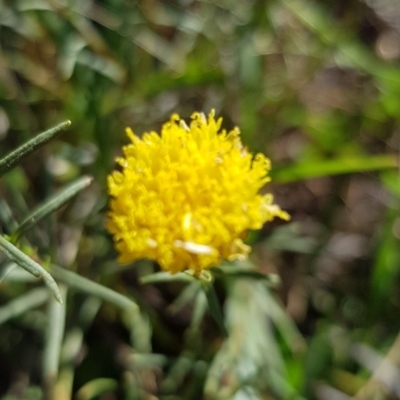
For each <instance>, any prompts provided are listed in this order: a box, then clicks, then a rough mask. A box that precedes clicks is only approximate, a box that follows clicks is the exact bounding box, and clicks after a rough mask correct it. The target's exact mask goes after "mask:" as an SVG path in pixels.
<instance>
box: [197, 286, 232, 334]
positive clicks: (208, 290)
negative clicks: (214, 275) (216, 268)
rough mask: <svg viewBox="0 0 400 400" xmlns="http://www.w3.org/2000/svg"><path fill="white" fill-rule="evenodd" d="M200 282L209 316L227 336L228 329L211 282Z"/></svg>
mask: <svg viewBox="0 0 400 400" xmlns="http://www.w3.org/2000/svg"><path fill="white" fill-rule="evenodd" d="M200 282H201V283H202V285H201V286H202V288H203V290H204V294H205V295H206V298H207V303H208V309H209V311H210V314H211V316H212V317H213V318H214V320H215V322H216V323H217V324H218V326H219V327H220V329H221V331H222V333H223V334H224V335H225V336H228V331H227V329H226V326H225V323H224V316H223V314H222V309H221V305H220V304H219V300H218V297H217V293H216V292H215V288H214V284H213V282H204V281H200Z"/></svg>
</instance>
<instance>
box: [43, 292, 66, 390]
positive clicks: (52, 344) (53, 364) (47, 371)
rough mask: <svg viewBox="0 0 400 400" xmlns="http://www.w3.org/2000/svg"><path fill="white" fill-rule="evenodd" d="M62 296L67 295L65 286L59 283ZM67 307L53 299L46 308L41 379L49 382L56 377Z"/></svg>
mask: <svg viewBox="0 0 400 400" xmlns="http://www.w3.org/2000/svg"><path fill="white" fill-rule="evenodd" d="M60 290H61V293H62V295H63V297H64V298H66V297H67V287H66V286H65V285H60ZM66 310H67V307H66V305H65V304H63V305H61V306H60V305H59V304H57V303H55V302H54V301H50V302H49V303H48V308H47V318H48V323H47V329H46V330H47V332H46V341H45V348H44V352H43V379H44V380H45V381H47V382H49V383H53V381H54V380H55V379H56V378H57V375H58V366H59V364H60V354H61V345H62V342H63V337H64V330H65V315H66Z"/></svg>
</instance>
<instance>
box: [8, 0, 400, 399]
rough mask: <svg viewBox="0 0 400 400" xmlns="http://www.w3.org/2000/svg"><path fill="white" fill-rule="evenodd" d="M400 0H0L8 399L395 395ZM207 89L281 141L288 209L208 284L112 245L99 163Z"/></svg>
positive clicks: (272, 145) (105, 164) (211, 100)
mask: <svg viewBox="0 0 400 400" xmlns="http://www.w3.org/2000/svg"><path fill="white" fill-rule="evenodd" d="M396 15H400V6H399V5H398V4H397V2H396V1H395V0H386V1H384V2H383V1H380V0H368V1H358V0H352V1H332V0H326V1H324V2H318V1H316V0H272V1H267V0H260V1H258V0H257V1H256V0H251V1H236V2H235V1H229V0H222V1H219V2H216V1H206V0H196V1H194V0H175V1H158V0H155V1H145V0H137V1H121V0H102V1H87V2H86V1H82V2H79V1H72V0H64V1H54V0H35V1H29V0H12V1H8V0H0V175H1V178H0V234H1V235H0V250H1V252H0V274H1V278H0V322H1V325H0V361H1V362H0V377H1V379H0V398H1V399H4V400H11V399H13V400H14V399H20V398H21V399H32V400H33V399H40V398H49V399H53V398H54V399H69V398H76V399H79V400H88V399H95V398H98V399H103V400H105V399H117V398H123V399H154V398H159V399H165V400H172V399H174V400H175V399H176V400H178V399H185V400H186V399H188V400H190V399H193V400H195V399H208V400H211V399H235V400H239V399H266V398H276V399H321V400H325V399H336V398H340V399H341V398H351V397H352V396H353V397H355V396H356V394H357V398H359V399H372V398H388V399H389V398H400V392H399V388H398V382H399V381H400V378H399V376H398V367H400V357H399V354H400V351H399V350H398V349H399V347H400V339H399V336H398V332H399V328H400V323H399V319H398V318H397V316H398V313H399V307H400V297H399V292H398V290H396V289H397V287H398V284H399V265H400V264H399V260H400V246H399V237H400V234H399V212H400V209H399V196H400V189H399V188H400V186H399V175H398V170H397V168H398V152H399V143H400V140H399V132H400V102H399V98H400V69H399V59H400V47H399V43H400V40H399V38H400V25H399V22H398V21H399V19H398V18H396ZM213 108H214V109H216V112H217V114H218V115H222V116H223V117H224V124H225V125H227V126H226V128H227V129H228V130H230V129H231V128H233V127H234V126H236V125H237V126H239V127H240V130H241V132H242V141H243V143H245V145H246V146H248V147H249V149H250V151H251V152H262V153H265V154H266V155H267V156H268V157H269V158H271V161H272V170H271V177H272V182H273V191H274V195H275V199H276V203H277V204H279V205H280V206H281V207H282V209H284V210H287V211H288V212H289V213H290V214H291V218H292V219H291V222H290V223H280V222H279V223H274V224H272V225H268V226H266V227H265V228H264V229H263V230H262V231H261V232H258V233H255V232H252V233H251V234H250V235H249V237H248V238H247V242H248V244H250V245H251V246H252V247H253V252H252V254H251V257H250V258H249V259H248V260H247V261H236V262H235V263H233V264H223V265H221V266H218V267H216V268H215V269H213V270H212V276H213V279H214V280H213V281H212V282H206V281H204V280H201V279H196V278H194V277H192V276H189V275H187V274H176V275H174V276H171V275H169V274H166V273H159V272H158V271H159V269H158V267H157V265H155V264H153V263H151V262H149V261H145V260H142V261H138V262H136V263H133V264H130V265H126V266H121V265H118V263H117V254H116V253H115V251H114V250H113V247H112V240H111V238H110V237H109V235H108V234H107V232H106V230H105V227H104V223H105V215H106V212H107V210H108V206H107V201H108V199H107V195H106V176H107V175H108V174H109V173H110V171H111V170H112V169H113V168H114V167H115V165H114V159H115V157H116V156H120V148H121V145H123V144H126V139H125V136H124V129H125V127H126V126H131V127H133V129H134V131H135V132H136V133H140V132H145V131H152V130H154V131H158V130H159V128H160V126H161V123H162V121H165V120H167V119H168V117H169V115H170V114H172V113H174V112H177V113H179V114H180V115H181V116H182V117H184V118H187V117H189V116H190V115H191V114H192V112H193V111H194V110H203V111H204V112H205V113H208V112H209V111H210V109H213ZM67 120H68V121H69V120H70V121H71V122H72V123H71V125H70V124H69V122H66V123H64V124H62V125H60V123H62V121H67ZM52 126H55V127H56V128H54V129H50V130H48V128H49V127H52ZM38 132H44V133H43V134H41V135H39V136H38V135H37V133H38ZM43 138H45V139H44V140H43V141H42V139H43ZM48 139H51V140H48ZM15 149H17V150H16V152H15ZM33 151H34V152H33ZM268 190H269V188H268ZM20 267H22V268H24V269H25V270H24V269H22V268H20ZM32 274H33V275H32ZM35 276H37V277H42V279H43V280H44V282H45V283H46V284H47V286H48V287H49V288H50V290H51V291H52V292H53V294H54V296H55V297H56V298H57V299H58V300H59V302H62V301H63V305H60V304H59V303H58V302H57V301H55V299H54V298H53V296H52V295H49V293H50V292H49V290H48V289H47V288H46V286H44V285H43V284H42V282H41V281H40V280H37V278H35ZM387 365H389V367H387ZM390 366H391V367H390ZM379 396H380V397H379ZM390 396H391V397H390Z"/></svg>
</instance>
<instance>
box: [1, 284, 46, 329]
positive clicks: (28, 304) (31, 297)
mask: <svg viewBox="0 0 400 400" xmlns="http://www.w3.org/2000/svg"><path fill="white" fill-rule="evenodd" d="M48 298H49V291H48V290H47V289H46V288H36V289H32V290H30V291H29V292H27V293H25V294H23V295H21V296H19V297H17V298H16V299H15V300H12V301H10V302H8V303H7V304H5V305H4V306H2V307H0V324H2V323H4V322H6V321H8V320H9V319H11V318H15V317H18V316H19V315H21V314H23V313H25V312H26V311H29V310H31V309H32V308H35V307H38V306H40V305H42V304H43V303H44V302H45V301H46V300H47V299H48Z"/></svg>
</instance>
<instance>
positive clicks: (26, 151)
mask: <svg viewBox="0 0 400 400" xmlns="http://www.w3.org/2000/svg"><path fill="white" fill-rule="evenodd" d="M70 126H71V121H65V122H62V123H61V124H59V125H57V126H55V127H54V128H51V129H49V130H48V131H45V132H43V133H39V135H37V136H35V137H34V138H33V139H31V140H29V141H28V142H26V143H24V144H23V145H22V146H20V147H18V148H17V149H15V150H14V151H13V152H11V153H10V154H8V155H7V156H5V157H4V158H2V159H1V160H0V176H2V175H4V174H5V173H6V172H8V171H10V170H11V169H13V168H14V167H15V166H16V165H18V164H19V162H20V161H21V160H22V159H23V158H25V157H27V156H29V155H30V154H32V153H33V152H34V151H36V150H37V149H38V148H40V147H41V146H43V145H44V144H46V143H47V142H48V141H50V140H51V139H53V138H54V137H55V136H57V135H59V134H61V133H63V132H64V131H66V130H67V129H68V128H69V127H70Z"/></svg>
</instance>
